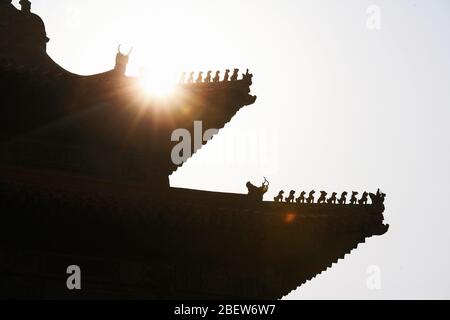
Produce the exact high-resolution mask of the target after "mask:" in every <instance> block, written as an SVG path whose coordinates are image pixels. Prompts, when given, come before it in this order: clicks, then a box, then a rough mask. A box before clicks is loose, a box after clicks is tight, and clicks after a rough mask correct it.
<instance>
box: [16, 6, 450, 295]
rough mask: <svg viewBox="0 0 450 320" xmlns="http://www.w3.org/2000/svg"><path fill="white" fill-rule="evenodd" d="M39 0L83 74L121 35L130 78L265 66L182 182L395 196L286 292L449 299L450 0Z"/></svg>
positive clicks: (65, 54) (63, 56) (55, 37)
mask: <svg viewBox="0 0 450 320" xmlns="http://www.w3.org/2000/svg"><path fill="white" fill-rule="evenodd" d="M16 2H18V1H15V2H14V3H16ZM32 2H33V11H34V12H36V13H38V14H39V15H41V16H42V17H43V18H44V19H45V21H46V26H47V33H48V36H49V37H50V39H51V41H50V43H49V47H48V51H49V53H50V55H51V56H52V57H53V58H54V59H55V60H56V61H57V62H59V63H60V64H61V65H62V66H64V67H65V68H67V69H69V70H70V71H72V72H77V73H81V74H89V73H95V72H101V71H105V70H107V69H110V68H112V67H113V65H114V58H115V53H116V48H117V45H118V44H119V43H123V44H124V45H125V46H128V47H129V46H133V47H134V51H133V54H132V59H131V60H132V61H131V62H130V66H129V74H137V73H138V70H139V68H140V67H142V66H145V67H146V68H147V69H148V70H149V72H150V73H152V74H153V76H154V77H155V79H157V78H158V77H160V78H161V79H163V78H164V79H176V77H177V75H178V73H180V72H181V71H190V70H196V71H197V70H198V71H199V70H204V71H207V70H209V69H211V70H216V69H221V70H223V69H225V68H234V67H239V68H241V69H243V70H245V69H246V68H249V69H250V70H251V72H253V74H254V85H253V86H252V91H253V93H254V94H256V95H257V96H258V100H257V101H256V103H255V104H254V105H253V106H250V107H247V108H244V109H243V110H241V111H240V112H239V113H238V114H237V115H236V117H235V118H234V119H233V121H232V122H231V123H229V124H228V125H227V126H226V128H225V129H224V130H222V131H221V132H220V134H219V135H218V136H216V137H215V138H214V139H213V141H212V142H211V143H209V144H208V145H207V146H206V147H204V148H203V149H201V150H200V151H199V152H198V153H197V154H196V155H195V157H194V158H192V159H191V160H189V161H188V163H187V164H185V166H183V168H181V169H180V170H178V171H177V173H176V174H175V175H174V176H172V178H171V183H172V185H174V186H184V187H191V188H198V189H206V190H221V191H230V192H245V182H246V181H248V180H252V181H254V182H255V183H260V182H262V181H261V179H262V176H263V175H265V176H267V178H268V179H269V180H270V182H271V190H270V195H269V196H272V194H275V193H277V191H278V190H280V189H284V190H290V189H295V190H298V191H301V190H311V189H313V188H314V189H315V190H328V191H337V192H341V191H343V190H348V191H352V190H358V191H363V190H368V191H376V189H377V188H378V187H381V188H382V189H383V191H384V192H386V193H387V195H388V198H387V201H386V207H387V210H386V213H385V216H386V218H387V222H388V223H390V225H391V229H390V230H389V232H388V234H386V235H384V236H382V237H376V238H372V239H370V240H369V241H367V243H366V244H363V245H360V247H358V249H356V250H355V251H353V253H352V254H351V255H350V256H347V257H346V258H345V260H343V261H340V262H339V263H338V264H337V265H335V266H334V267H333V268H332V269H330V270H328V271H327V272H325V273H324V274H322V275H320V276H318V277H317V278H316V279H314V280H313V281H311V282H309V283H308V284H306V285H304V286H302V287H301V289H299V290H297V291H295V292H293V293H291V294H290V295H289V297H288V298H294V299H297V298H300V299H309V298H357V299H358V298H388V299H389V298H450V274H449V270H450V253H449V251H450V250H449V249H450V248H449V247H450V232H449V228H450V210H449V209H450V204H449V201H448V198H449V197H448V194H449V192H450V188H449V183H450V182H449V178H450V169H449V163H450V151H449V147H450V146H449V139H448V137H449V136H450V123H449V120H450V119H449V118H450V117H449V116H450V110H449V107H450V86H449V84H450V2H449V1H448V0H440V1H439V0H426V1H425V0H421V1H413V0H409V1H407V0H386V1H365V0H341V1H334V0H328V1H327V0H314V1H312V0H311V1H301V0H276V1H275V0H273V1H265V0H264V1H262V0H227V1H215V0H208V1H206V0H190V1H182V0H165V1H149V0H135V1H133V0H128V1H119V0H96V1H88V0H45V1H44V0H40V1H39V0H34V1H32ZM378 13H379V18H380V19H377V17H378V15H377V14H378ZM374 19H375V20H374ZM218 155H223V157H219V156H218ZM372 266H375V267H376V268H377V269H378V270H380V272H381V273H380V276H381V277H380V280H381V288H380V289H379V290H371V289H370V288H369V287H368V286H367V284H366V282H367V279H368V276H369V275H368V274H367V271H368V270H371V267H372Z"/></svg>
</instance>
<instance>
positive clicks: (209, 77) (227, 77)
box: [178, 69, 252, 83]
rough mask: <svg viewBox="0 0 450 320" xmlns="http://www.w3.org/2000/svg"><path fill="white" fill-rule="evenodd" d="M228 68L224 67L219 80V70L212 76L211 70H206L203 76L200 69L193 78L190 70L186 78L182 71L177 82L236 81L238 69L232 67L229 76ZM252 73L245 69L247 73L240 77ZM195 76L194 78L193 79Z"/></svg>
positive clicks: (247, 76) (245, 77)
mask: <svg viewBox="0 0 450 320" xmlns="http://www.w3.org/2000/svg"><path fill="white" fill-rule="evenodd" d="M230 72H231V71H230V70H229V69H226V70H225V75H224V77H223V79H222V81H221V79H220V71H216V73H215V75H214V77H212V73H213V72H212V71H211V70H210V71H208V72H207V73H206V77H205V78H203V74H204V72H203V71H201V72H199V73H198V75H197V77H196V78H195V77H194V76H195V72H191V73H189V77H188V78H187V80H186V75H187V73H186V72H183V73H182V74H181V76H180V80H179V81H178V82H179V83H194V82H195V83H210V82H227V81H237V80H238V77H239V69H234V71H233V74H232V75H231V76H230ZM251 76H252V75H251V74H250V73H249V72H248V69H247V73H245V74H242V79H247V78H249V77H251ZM194 78H195V79H194Z"/></svg>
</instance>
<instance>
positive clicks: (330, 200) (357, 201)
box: [273, 190, 369, 204]
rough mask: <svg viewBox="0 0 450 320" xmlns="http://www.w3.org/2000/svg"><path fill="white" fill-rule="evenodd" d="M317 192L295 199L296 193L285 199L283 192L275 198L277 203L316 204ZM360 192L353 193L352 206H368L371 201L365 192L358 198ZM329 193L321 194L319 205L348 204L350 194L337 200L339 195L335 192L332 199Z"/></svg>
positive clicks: (303, 194)
mask: <svg viewBox="0 0 450 320" xmlns="http://www.w3.org/2000/svg"><path fill="white" fill-rule="evenodd" d="M315 193H316V191H314V190H312V191H311V192H310V193H309V195H308V196H307V197H306V192H305V191H302V192H301V193H300V196H299V197H298V198H296V197H295V191H294V190H291V192H290V193H289V196H288V197H284V191H283V190H281V191H280V192H279V193H278V195H277V196H276V197H274V198H273V200H274V201H275V202H283V200H284V201H285V202H287V203H294V202H296V203H316V202H315V198H314V194H315ZM358 194H359V192H356V191H353V192H352V196H351V198H350V204H367V201H368V199H369V193H367V192H364V193H363V194H362V197H361V198H360V199H358V198H357V195H358ZM327 195H328V194H327V193H326V192H325V191H321V192H320V197H319V199H318V200H317V203H329V204H336V203H339V204H347V196H348V192H347V191H344V192H342V194H341V197H340V198H337V193H336V192H333V193H332V194H331V197H329V198H327Z"/></svg>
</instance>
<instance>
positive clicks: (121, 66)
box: [114, 44, 133, 76]
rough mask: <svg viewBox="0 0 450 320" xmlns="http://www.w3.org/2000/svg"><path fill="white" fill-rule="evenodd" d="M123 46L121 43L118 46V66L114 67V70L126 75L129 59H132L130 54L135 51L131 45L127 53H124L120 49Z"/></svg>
mask: <svg viewBox="0 0 450 320" xmlns="http://www.w3.org/2000/svg"><path fill="white" fill-rule="evenodd" d="M121 47H122V45H121V44H119V47H118V48H117V55H116V66H115V67H114V70H115V71H116V72H117V73H119V74H120V75H122V76H124V75H125V72H126V71H127V65H128V61H129V60H130V54H131V52H133V47H131V49H130V50H129V51H128V53H127V54H124V53H122V51H121V50H120V49H121Z"/></svg>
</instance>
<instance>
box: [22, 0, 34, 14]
mask: <svg viewBox="0 0 450 320" xmlns="http://www.w3.org/2000/svg"><path fill="white" fill-rule="evenodd" d="M19 4H20V6H21V7H20V9H21V11H22V12H25V13H30V12H31V2H30V1H29V0H20V1H19Z"/></svg>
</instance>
